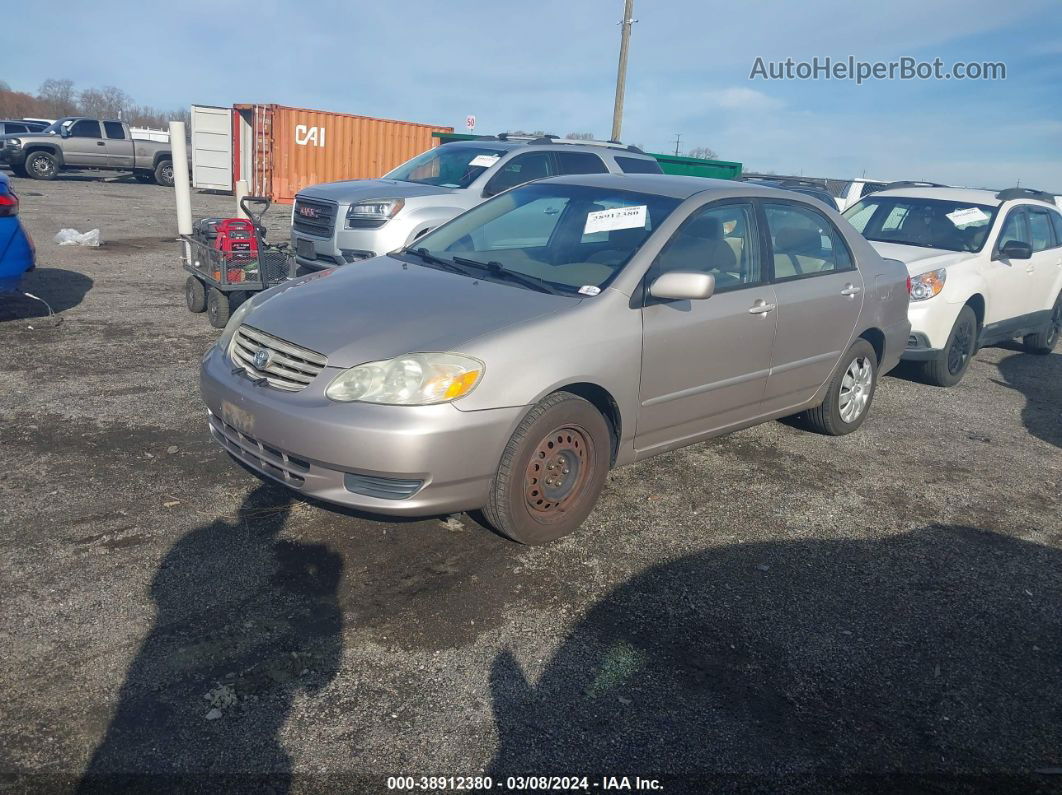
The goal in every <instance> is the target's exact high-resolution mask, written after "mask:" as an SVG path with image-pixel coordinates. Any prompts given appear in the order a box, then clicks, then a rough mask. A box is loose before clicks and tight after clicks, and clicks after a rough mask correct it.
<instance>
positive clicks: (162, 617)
mask: <svg viewBox="0 0 1062 795" xmlns="http://www.w3.org/2000/svg"><path fill="white" fill-rule="evenodd" d="M290 511H291V502H290V496H289V494H288V492H287V490H286V489H284V488H283V487H280V486H272V485H266V484H263V485H261V486H259V487H258V488H256V489H255V490H254V491H253V492H251V493H250V494H249V495H248V497H247V498H246V499H245V500H244V502H243V504H242V505H241V507H240V509H239V511H238V512H237V514H236V516H235V517H228V518H223V519H219V520H217V521H214V522H211V523H209V524H206V525H203V526H202V527H199V528H196V529H195V530H192V531H191V532H189V533H188V534H187V535H185V536H184V537H183V538H181V539H180V540H179V541H178V542H177V543H176V544H174V546H173V547H172V548H171V549H170V550H169V552H168V553H167V554H166V557H165V559H164V560H163V561H162V563H161V565H160V566H159V570H158V572H157V573H156V575H155V579H154V581H153V583H152V585H151V597H152V599H153V601H154V603H155V607H156V618H155V623H154V626H153V627H152V629H151V631H150V633H149V634H148V636H147V638H146V639H145V640H144V642H143V644H142V645H141V647H140V650H139V652H138V653H137V655H136V657H135V659H134V660H133V662H132V663H131V665H130V666H129V669H128V671H127V673H126V677H125V682H124V684H123V685H122V688H121V692H120V695H119V701H118V704H117V707H116V708H115V711H114V715H113V717H112V719H111V722H110V724H109V726H108V728H107V731H106V733H105V735H104V737H103V739H102V740H101V742H100V744H99V746H98V747H97V748H96V750H95V752H94V754H93V756H92V759H91V761H90V763H89V765H88V767H87V769H86V771H85V773H84V776H83V778H82V780H81V784H80V790H81V791H89V792H97V791H98V792H104V791H107V792H109V791H115V790H127V789H145V790H148V789H151V790H160V789H165V790H171V789H181V790H192V789H198V788H200V787H203V786H207V785H208V784H209V787H211V788H216V789H219V790H234V789H239V790H248V789H259V791H274V792H275V791H286V790H287V789H288V788H289V785H290V780H291V769H292V765H291V760H290V758H289V757H288V755H287V754H286V752H285V751H284V748H283V746H282V744H281V742H280V739H279V732H280V730H281V728H282V727H283V725H284V722H285V720H286V719H287V717H288V713H289V711H290V709H291V704H292V701H293V700H294V699H295V697H296V694H297V693H299V692H308V693H315V692H317V691H319V690H320V689H321V688H323V687H324V686H326V685H327V684H328V683H329V682H330V681H331V680H332V678H333V677H334V676H335V674H336V671H337V669H338V665H339V661H340V657H341V654H342V616H341V612H340V609H339V607H338V605H337V598H336V594H337V589H338V587H339V583H340V579H341V577H342V570H343V563H342V560H341V558H340V556H339V555H338V554H337V553H336V552H335V551H333V550H332V549H330V548H328V547H326V546H324V545H321V544H313V543H303V542H295V541H289V540H278V538H277V536H278V534H279V533H280V531H281V530H282V529H283V527H284V525H285V523H286V521H287V518H288V515H289V513H290ZM131 771H138V772H131ZM218 771H222V772H220V773H219V772H218Z"/></svg>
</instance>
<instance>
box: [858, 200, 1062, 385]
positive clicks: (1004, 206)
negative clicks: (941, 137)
mask: <svg viewBox="0 0 1062 795" xmlns="http://www.w3.org/2000/svg"><path fill="white" fill-rule="evenodd" d="M844 216H845V218H847V219H848V220H849V221H850V222H851V224H852V225H853V226H854V227H855V228H856V229H857V230H858V231H859V232H861V233H862V234H863V236H864V237H865V238H866V239H867V240H869V241H871V244H872V245H873V246H874V248H875V249H877V251H878V253H879V254H881V255H882V256H883V257H888V258H890V259H898V260H900V261H902V262H904V263H905V264H906V265H907V270H908V272H909V273H910V274H911V308H910V319H911V337H910V339H909V340H908V343H907V350H906V351H905V353H904V357H903V358H904V359H906V360H910V361H916V362H920V363H921V367H922V370H923V376H924V378H925V380H927V381H928V382H929V383H932V384H935V385H937V386H953V385H954V384H957V383H959V381H960V380H962V377H963V374H964V373H965V372H966V368H967V367H968V366H969V364H970V359H971V358H972V357H973V355H974V354H975V353H976V352H977V349H978V348H979V347H981V346H984V345H992V344H995V343H999V342H1003V341H1005V340H1009V339H1013V338H1015V337H1021V338H1022V341H1023V342H1024V344H1025V348H1026V349H1027V350H1029V351H1031V352H1032V353H1040V354H1047V353H1050V352H1051V350H1052V349H1053V348H1054V345H1055V342H1057V340H1058V337H1059V331H1060V329H1062V298H1060V296H1059V293H1060V291H1062V214H1060V213H1059V209H1058V207H1057V206H1056V205H1055V203H1054V197H1053V196H1051V195H1050V194H1047V193H1042V192H1040V191H1035V190H1029V189H1027V188H1009V189H1007V190H1004V191H1000V192H998V193H996V192H995V191H990V190H970V189H965V188H938V187H934V188H903V189H897V190H887V191H883V192H881V193H875V194H873V195H871V196H868V197H867V198H865V199H862V200H861V201H860V202H859V203H857V204H855V205H853V206H852V207H851V208H849V209H848V210H847V211H846V212H845V213H844Z"/></svg>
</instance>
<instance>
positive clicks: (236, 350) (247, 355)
mask: <svg viewBox="0 0 1062 795" xmlns="http://www.w3.org/2000/svg"><path fill="white" fill-rule="evenodd" d="M263 351H264V352H265V355H266V363H265V364H264V365H262V366H261V367H259V366H257V365H255V363H254V360H255V356H256V354H259V353H261V352H263ZM229 357H230V358H231V359H232V362H233V364H237V365H239V366H241V367H243V369H244V370H245V371H246V372H247V374H248V375H249V376H250V377H251V378H253V379H260V378H264V379H265V381H266V383H267V384H269V386H271V387H275V388H276V389H284V390H287V391H288V392H298V391H299V390H301V389H305V388H306V386H307V385H308V384H309V383H310V382H311V381H313V379H314V378H316V377H317V374H318V373H319V372H321V370H323V369H324V367H325V365H326V364H328V358H327V357H326V356H322V355H321V354H319V353H315V352H314V351H311V350H307V349H306V348H303V347H301V346H299V345H293V344H292V343H290V342H285V341H284V340H282V339H280V338H278V337H274V336H273V335H272V334H266V333H265V332H264V331H259V330H258V329H256V328H252V327H251V326H240V327H239V328H238V329H236V333H235V334H234V335H233V337H232V342H231V343H229Z"/></svg>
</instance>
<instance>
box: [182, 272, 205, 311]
mask: <svg viewBox="0 0 1062 795" xmlns="http://www.w3.org/2000/svg"><path fill="white" fill-rule="evenodd" d="M184 303H185V304H186V305H187V306H188V311H189V312H195V313H197V314H198V313H199V312H203V311H205V310H206V308H207V296H206V285H205V284H203V283H202V282H201V281H199V279H197V278H195V276H189V277H188V278H187V279H185V282H184Z"/></svg>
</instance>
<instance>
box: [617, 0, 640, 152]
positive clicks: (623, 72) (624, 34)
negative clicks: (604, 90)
mask: <svg viewBox="0 0 1062 795" xmlns="http://www.w3.org/2000/svg"><path fill="white" fill-rule="evenodd" d="M633 14H634V0H623V21H622V22H620V52H619V70H618V71H617V72H616V105H615V107H614V108H613V109H612V140H613V141H618V140H619V139H620V128H621V127H622V126H623V92H624V89H625V88H626V85H627V48H628V45H629V44H630V40H631V25H632V24H634V23H635V22H636V21H637V20H635V19H634V18H633Z"/></svg>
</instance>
